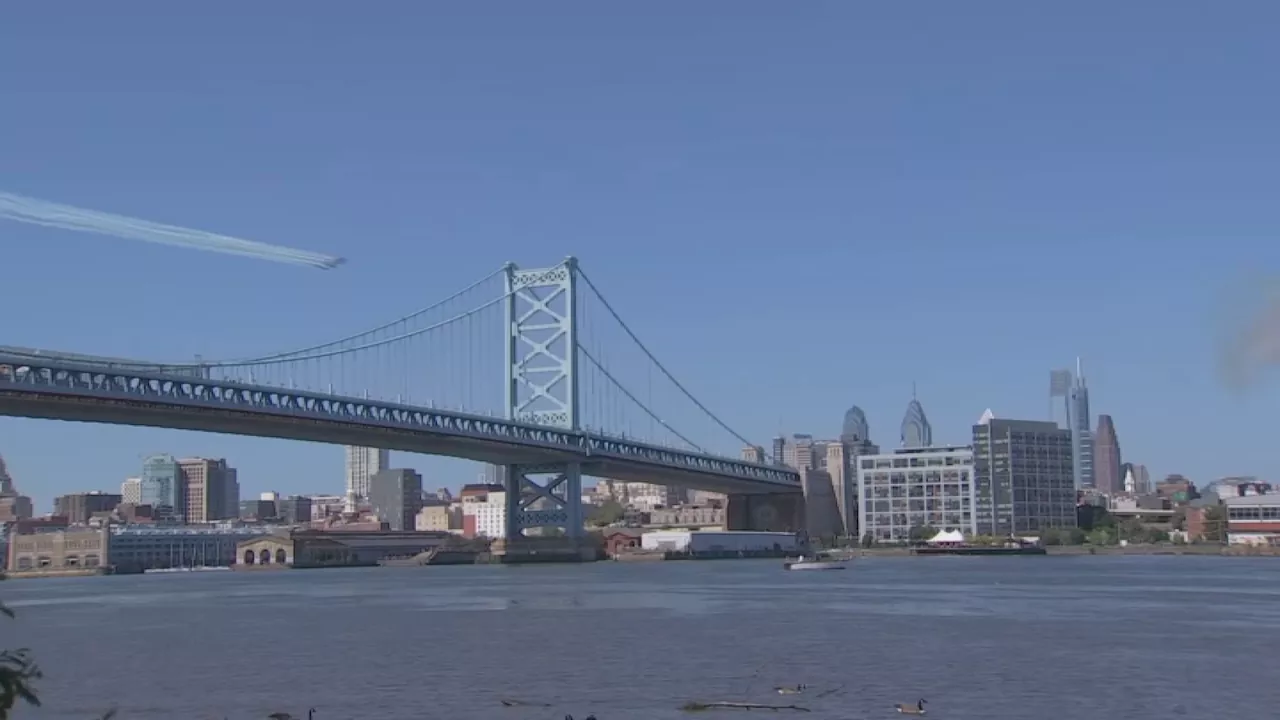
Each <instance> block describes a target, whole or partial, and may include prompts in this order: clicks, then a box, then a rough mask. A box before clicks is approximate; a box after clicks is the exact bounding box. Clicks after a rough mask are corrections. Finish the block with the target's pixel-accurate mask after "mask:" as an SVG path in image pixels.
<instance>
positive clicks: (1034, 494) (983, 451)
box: [973, 410, 1076, 536]
mask: <svg viewBox="0 0 1280 720" xmlns="http://www.w3.org/2000/svg"><path fill="white" fill-rule="evenodd" d="M1071 440H1072V433H1071V431H1070V430H1065V429H1063V428H1060V427H1058V424H1057V423H1055V422H1051V421H1049V422H1044V421H1038V420H1005V419H999V418H996V417H995V416H994V415H992V413H991V411H990V410H988V411H987V412H985V413H983V415H982V419H981V420H979V421H978V424H977V425H974V426H973V466H974V470H973V474H974V485H975V497H976V505H975V510H974V514H975V520H976V524H977V530H978V533H979V534H981V535H997V536H1008V535H1019V536H1025V535H1034V534H1035V533H1037V532H1039V531H1040V530H1043V529H1045V528H1069V527H1075V526H1076V488H1075V478H1074V473H1073V467H1072V454H1073V451H1072V442H1071Z"/></svg>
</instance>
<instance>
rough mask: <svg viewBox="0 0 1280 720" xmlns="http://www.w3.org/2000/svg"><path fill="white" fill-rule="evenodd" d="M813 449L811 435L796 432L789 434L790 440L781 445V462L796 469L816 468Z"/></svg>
mask: <svg viewBox="0 0 1280 720" xmlns="http://www.w3.org/2000/svg"><path fill="white" fill-rule="evenodd" d="M815 450H816V448H815V447H814V442H813V436H812V435H808V434H805V433H796V434H794V435H792V436H791V442H790V443H789V444H786V445H784V446H783V450H782V464H783V465H786V466H787V467H790V468H794V469H796V470H804V469H806V468H816V467H817V463H816V462H815V460H816V457H815ZM823 461H824V462H825V461H826V458H825V457H824V458H823Z"/></svg>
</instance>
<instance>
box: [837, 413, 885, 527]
mask: <svg viewBox="0 0 1280 720" xmlns="http://www.w3.org/2000/svg"><path fill="white" fill-rule="evenodd" d="M879 452H880V446H879V445H876V444H875V443H873V442H871V424H870V423H868V422H867V414H866V413H865V412H863V411H862V408H860V407H858V406H857V405H852V406H850V407H849V409H848V410H846V411H845V414H844V423H843V424H842V425H841V429H840V441H839V442H833V443H828V444H827V461H826V465H825V467H826V470H827V472H829V473H831V485H832V488H833V489H834V491H835V493H836V502H837V503H838V504H839V506H840V521H841V523H843V525H844V531H845V534H846V535H849V536H851V537H857V536H858V535H859V533H858V458H859V457H863V456H866V455H876V454H879Z"/></svg>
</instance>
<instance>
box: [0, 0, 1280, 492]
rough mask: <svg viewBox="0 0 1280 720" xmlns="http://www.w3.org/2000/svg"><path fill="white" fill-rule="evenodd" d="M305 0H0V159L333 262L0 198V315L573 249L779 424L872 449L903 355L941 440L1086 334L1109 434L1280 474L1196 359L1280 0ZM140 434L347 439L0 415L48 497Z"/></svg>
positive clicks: (1207, 342) (106, 467)
mask: <svg viewBox="0 0 1280 720" xmlns="http://www.w3.org/2000/svg"><path fill="white" fill-rule="evenodd" d="M303 8H304V6H303V5H302V4H300V3H274V4H260V3H234V2H231V3H219V4H217V5H216V6H215V5H209V6H204V7H195V6H190V5H177V4H173V3H163V2H134V3H129V4H111V5H106V4H101V3H84V4H81V5H78V6H77V8H76V11H75V12H73V13H69V12H66V11H65V9H61V10H60V9H55V8H53V7H51V6H46V5H45V4H40V3H26V4H20V5H15V6H13V7H11V8H8V9H7V10H6V12H5V21H4V22H3V23H0V98H3V107H2V108H0V189H4V190H8V191H11V192H17V193H22V194H25V195H30V196H34V197H39V198H46V199H51V200H57V201H60V202H65V203H70V204H74V205H79V206H83V207H88V208H94V209H100V210H109V211H113V212H118V213H123V214H128V215H133V216H138V217H144V218H148V219H152V220H157V221H164V222H170V223H175V224H181V225H185V226H190V227H196V228H201V229H207V230H215V231H219V232H226V233H229V234H235V235H241V236H245V237H250V238H254V239H259V240H263V241H266V242H273V243H279V244H283V245H290V246H296V247H301V248H305V249H308V250H315V251H323V252H331V253H334V254H338V255H343V256H345V257H348V258H350V259H351V262H350V263H349V264H348V265H347V266H344V267H342V268H341V269H339V270H335V271H332V272H328V273H325V272H318V271H314V270H307V269H299V268H293V267H288V266H283V265H273V264H270V263H260V262H254V261H250V260H243V259H238V258H233V257H224V256H218V255H212V254H206V253H197V252H191V251H185V250H178V249H170V248H164V247H158V246H152V245H146V244H140V243H135V242H131V241H126V240H111V239H106V238H97V237H93V236H87V235H76V234H72V233H67V232H62V231H52V230H48V229H43V228H36V227H30V226H25V225H18V224H14V223H9V222H0V247H3V254H2V255H0V258H2V259H0V267H3V268H4V270H5V272H4V277H5V284H4V290H3V292H4V295H3V296H4V298H5V299H6V303H7V307H8V311H7V312H6V313H5V314H4V318H5V319H4V321H3V322H2V323H0V327H2V328H3V330H4V332H3V334H2V337H0V344H12V345H25V346H37V347H45V348H54V349H69V350H76V351H81V352H89V353H97V354H106V355H126V356H142V357H154V358H157V359H171V358H174V357H189V356H191V355H193V354H197V353H198V354H203V355H205V356H207V357H234V356H242V355H246V354H255V353H257V354H263V353H267V352H271V351H275V350H280V349H288V348H290V347H295V346H301V345H306V344H311V343H314V342H319V341H323V340H326V339H329V338H331V337H334V336H337V335H342V334H344V333H346V332H351V331H355V330H360V329H363V328H365V327H368V326H371V325H374V324H376V323H378V322H381V321H383V320H389V319H392V318H394V317H396V316H398V315H401V314H403V313H404V312H406V311H409V310H413V309H415V308H418V307H421V306H423V305H425V304H427V303H428V302H429V301H431V300H433V299H437V298H439V297H442V296H444V295H446V294H448V293H449V292H452V291H453V290H454V289H457V288H458V287H460V286H461V285H462V284H465V283H466V282H469V281H470V280H471V279H477V278H479V277H482V276H483V275H485V274H486V273H488V272H490V271H492V270H493V269H495V268H497V267H498V266H500V265H501V264H502V263H503V262H505V261H508V260H513V261H516V262H518V263H520V264H522V265H525V266H534V267H536V266H542V265H550V264H554V263H555V262H557V261H559V260H560V259H561V258H562V257H564V256H565V255H568V254H571V253H572V254H576V255H577V256H579V257H580V258H581V260H582V263H583V265H584V267H586V268H587V269H588V270H589V272H590V274H591V276H592V277H593V279H594V280H595V281H596V282H597V283H600V284H602V285H604V286H605V287H606V288H607V291H608V293H609V295H610V300H611V301H612V302H613V303H614V304H615V305H616V306H618V308H619V309H620V310H621V311H622V312H623V313H624V314H625V316H626V317H627V318H628V320H629V322H630V323H631V324H632V325H633V327H634V328H635V329H636V331H637V332H639V333H640V334H641V336H642V337H644V338H647V339H648V340H649V341H650V343H651V345H652V346H653V349H654V350H655V351H656V352H657V353H658V354H659V355H660V356H661V357H662V358H663V359H664V361H665V362H667V363H668V364H669V365H670V366H671V367H672V369H673V370H675V371H676V372H677V373H678V374H679V375H680V376H681V377H682V379H684V381H685V382H686V383H687V384H688V385H689V386H690V387H691V388H693V389H694V390H695V391H696V392H697V394H698V395H699V396H700V397H702V398H703V399H704V401H705V402H706V403H707V404H708V405H710V406H711V407H712V408H714V409H716V410H717V411H718V412H720V413H721V414H722V415H724V416H725V417H726V418H729V419H731V420H732V422H733V424H735V425H736V426H738V427H739V428H740V429H741V431H742V432H744V433H746V434H748V435H750V436H751V437H753V438H760V440H761V441H762V442H764V441H766V440H767V438H768V437H769V436H771V435H772V434H774V433H776V432H777V431H778V430H779V429H785V430H786V431H788V432H794V431H807V432H812V433H814V434H818V435H832V434H835V433H837V432H838V430H839V423H840V420H841V417H842V414H843V412H844V409H845V408H846V407H847V406H849V405H850V404H853V403H857V404H859V405H861V406H862V407H863V408H864V409H865V410H866V411H867V413H868V415H869V417H870V420H871V424H872V432H873V437H874V439H876V440H878V441H880V442H882V443H884V444H892V443H891V441H892V440H893V439H895V438H896V436H897V426H898V423H899V421H900V419H901V417H902V413H903V411H904V409H905V407H906V403H907V401H908V399H909V397H910V391H911V383H912V382H913V381H915V382H917V383H918V387H919V396H920V399H921V401H922V402H923V403H924V405H925V408H926V409H927V411H928V413H929V415H930V418H931V420H932V421H933V424H934V427H935V437H936V438H937V439H939V440H942V441H965V440H966V439H967V437H968V427H969V425H970V424H971V423H972V422H973V421H974V420H975V419H976V418H977V417H978V415H979V414H980V413H981V412H982V410H983V409H984V408H986V407H991V408H993V409H994V411H995V412H996V414H997V415H1002V416H1017V417H1030V418H1040V417H1043V416H1044V415H1045V413H1046V399H1045V393H1046V386H1047V373H1048V370H1049V369H1050V368H1051V367H1054V366H1062V365H1067V364H1069V363H1071V362H1073V360H1074V358H1075V356H1076V355H1081V356H1083V357H1084V359H1085V368H1086V372H1087V375H1088V378H1089V381H1090V385H1091V387H1092V392H1093V398H1092V399H1093V405H1094V411H1095V412H1107V413H1111V414H1112V415H1113V416H1114V417H1115V420H1116V426H1117V430H1118V432H1119V434H1120V439H1121V443H1122V446H1123V449H1124V452H1125V457H1126V459H1130V460H1133V461H1135V462H1145V463H1146V464H1148V465H1149V466H1150V468H1151V470H1152V473H1153V474H1154V475H1157V476H1160V475H1163V474H1165V473H1168V472H1175V471H1176V472H1182V473H1184V474H1186V475H1188V476H1190V477H1192V478H1193V479H1195V480H1197V481H1204V480H1209V479H1212V478H1213V477H1216V476H1219V475H1224V474H1246V473H1253V474H1260V475H1264V476H1274V472H1275V469H1276V468H1275V467H1274V463H1275V461H1274V453H1273V452H1272V451H1271V446H1270V442H1269V441H1271V440H1272V438H1273V433H1274V425H1273V418H1274V412H1273V411H1272V410H1271V408H1273V407H1275V405H1276V401H1277V397H1276V391H1275V387H1274V384H1273V383H1267V382H1263V383H1261V384H1259V385H1257V386H1255V387H1253V388H1252V389H1251V390H1249V391H1248V392H1247V393H1230V392H1227V391H1226V390H1225V389H1224V388H1223V386H1222V384H1221V382H1220V381H1219V379H1218V376H1217V375H1216V373H1215V369H1214V363H1215V352H1216V348H1217V334H1218V325H1220V324H1221V323H1222V322H1223V320H1224V317H1225V312H1224V311H1223V309H1222V308H1223V303H1224V298H1225V297H1227V296H1229V295H1230V294H1231V291H1232V289H1233V288H1237V287H1239V286H1240V285H1241V283H1244V282H1246V281H1250V282H1253V281H1256V280H1257V278H1258V277H1265V276H1266V274H1267V273H1268V271H1269V270H1270V269H1271V268H1273V267H1275V266H1276V265H1277V262H1278V261H1280V245H1277V243H1276V242H1275V241H1274V240H1275V237H1276V234H1277V229H1278V227H1280V203H1277V202H1276V200H1275V198H1274V178H1275V168H1276V167H1280V162H1278V161H1280V145H1278V143H1280V141H1278V140H1277V136H1276V134H1275V128H1276V127H1277V126H1278V124H1277V123H1278V121H1280V99H1278V98H1277V97H1276V95H1275V93H1274V92H1271V90H1270V88H1271V86H1272V84H1273V80H1274V78H1273V77H1272V76H1273V74H1274V69H1275V68H1276V67H1280V44H1277V43H1276V42H1275V36H1274V28H1275V27H1276V23H1277V22H1280V7H1277V6H1275V5H1274V4H1273V3H1268V2H1261V1H1258V2H1248V1H1244V0H1242V1H1240V2H1235V3H1231V4H1229V6H1215V7H1209V6H1208V5H1205V4H1204V3H1195V2H1173V1H1168V0H1165V1H1161V2H1156V1H1155V0H1148V1H1142V2H1139V1H1135V2H1130V3H1123V4H1116V3H1105V2H1082V3H1070V4H1064V5H1060V6H1056V7H1051V6H1047V5H1044V4H1036V5H1035V6H1034V7H1033V6H1032V5H1029V4H1027V3H1021V2H1013V1H1010V2H974V3H964V4H956V3H953V4H943V3H936V4H930V5H928V6H926V5H924V4H911V3H880V4H872V3H846V2H810V3H780V2H775V3H765V2H753V1H741V0H735V1H733V2H729V1H728V0H724V1H722V2H705V3H696V4H688V3H672V2H667V3H662V2H659V3H643V4H634V3H632V4H621V3H589V2H550V3H536V4H535V3H507V4H504V5H499V4H497V3H492V4H489V3H454V4H451V5H446V4H444V3H411V2H386V3H380V4H378V6H377V8H376V10H372V9H369V8H364V9H357V8H356V7H355V6H354V5H351V4H349V3H336V2H329V3H307V4H306V5H305V9H303ZM926 8H927V9H926ZM494 382H495V384H496V383H498V382H499V381H498V379H496V378H495V380H494ZM679 419H680V418H672V422H673V424H679ZM155 451H170V452H173V453H175V454H181V455H210V456H225V457H227V458H229V459H230V460H231V461H232V462H233V463H234V464H236V465H237V466H239V467H240V469H241V478H242V483H243V485H244V490H245V493H246V495H247V494H248V493H250V492H258V491H262V490H270V489H275V490H279V491H282V492H299V491H324V490H335V491H336V490H337V489H338V488H339V487H340V485H341V478H342V468H341V452H340V450H339V449H337V448H331V447H324V446H316V445H306V444H297V443H286V442H281V441H273V440H255V439H245V438H234V437H223V436H216V435H207V434H195V433H184V432H177V431H174V432H166V431H159V430H146V429H133V428H120V427H108V426H92V425H83V426H81V425H71V424H58V423H49V422H37V421H28V420H19V419H0V453H2V454H3V455H4V456H5V457H6V459H7V460H8V461H9V464H10V466H11V468H12V470H13V472H14V474H15V475H16V477H17V480H18V482H19V485H20V487H21V488H22V489H23V490H24V491H25V492H27V493H29V494H31V495H33V496H34V497H35V498H36V499H37V501H38V502H39V505H40V507H41V509H48V502H49V501H50V499H51V498H52V497H53V496H54V495H56V494H58V493H61V492H66V491H73V490H79V489H91V488H113V487H115V486H116V485H117V484H118V483H119V481H120V480H121V479H122V478H123V477H125V476H126V475H129V474H131V473H134V472H136V468H137V466H138V463H139V459H140V457H141V456H142V455H145V454H148V453H150V452H155ZM402 460H403V462H404V463H408V464H413V465H417V466H419V467H420V468H421V469H423V470H425V471H426V474H427V476H428V477H427V480H426V482H427V484H429V485H440V484H450V485H456V484H458V483H459V482H461V481H463V480H468V479H470V477H471V473H472V472H473V470H472V469H471V468H470V467H467V466H460V465H458V464H456V463H439V462H435V461H431V460H427V459H420V458H402Z"/></svg>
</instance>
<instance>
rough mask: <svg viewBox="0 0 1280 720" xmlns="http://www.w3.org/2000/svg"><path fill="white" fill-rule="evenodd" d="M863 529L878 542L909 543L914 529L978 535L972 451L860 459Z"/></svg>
mask: <svg viewBox="0 0 1280 720" xmlns="http://www.w3.org/2000/svg"><path fill="white" fill-rule="evenodd" d="M857 467H858V469H857V473H858V478H857V485H858V498H859V499H858V507H857V511H856V512H857V515H858V527H859V532H861V533H862V534H863V535H870V536H872V537H873V538H875V539H876V541H877V542H906V541H908V540H910V539H912V538H911V531H912V530H913V529H915V528H924V527H932V528H934V529H936V530H952V531H960V532H962V533H964V534H966V535H976V534H979V530H978V522H977V517H976V512H975V510H976V508H977V505H978V503H977V497H976V492H975V485H976V483H975V480H974V475H975V474H974V462H973V450H971V449H970V448H967V447H939V448H932V447H930V448H902V449H900V450H897V451H895V452H892V453H885V454H877V455H864V456H862V457H860V458H858V466H857Z"/></svg>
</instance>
